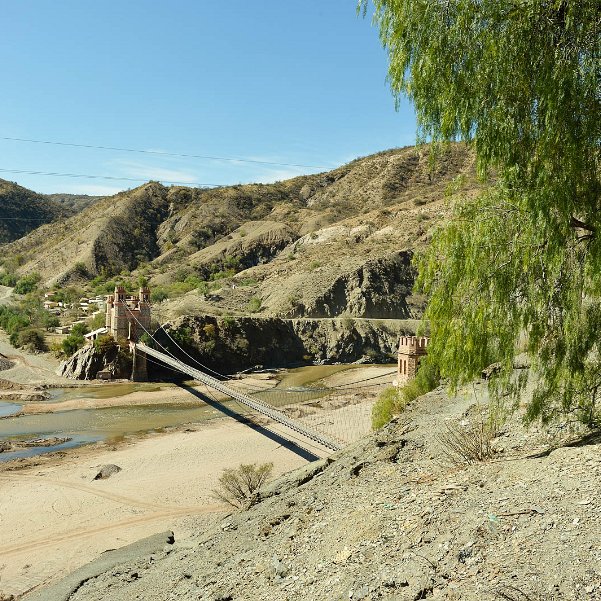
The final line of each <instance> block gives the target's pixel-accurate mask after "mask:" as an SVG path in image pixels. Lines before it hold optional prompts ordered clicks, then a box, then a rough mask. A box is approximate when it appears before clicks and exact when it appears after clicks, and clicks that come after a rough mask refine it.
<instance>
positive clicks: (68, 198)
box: [46, 193, 103, 215]
mask: <svg viewBox="0 0 601 601" xmlns="http://www.w3.org/2000/svg"><path fill="white" fill-rule="evenodd" d="M46 198H48V199H49V200H52V201H54V202H57V203H58V204H60V205H62V206H63V207H64V208H65V209H67V210H68V211H70V213H71V214H72V215H75V214H76V213H80V212H81V211H83V210H84V209H87V208H88V207H90V206H92V205H93V204H94V203H95V202H96V201H97V200H99V199H100V198H103V197H102V196H90V195H89V194H60V193H59V194H46Z"/></svg>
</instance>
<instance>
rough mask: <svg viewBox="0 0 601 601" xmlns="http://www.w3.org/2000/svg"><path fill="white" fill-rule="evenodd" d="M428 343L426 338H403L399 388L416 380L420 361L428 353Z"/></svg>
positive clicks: (400, 352) (399, 367) (401, 341)
mask: <svg viewBox="0 0 601 601" xmlns="http://www.w3.org/2000/svg"><path fill="white" fill-rule="evenodd" d="M428 341H429V338H427V337H426V336H421V337H417V336H401V340H400V342H399V363H398V370H397V382H398V384H399V386H402V385H403V384H406V383H407V382H409V380H412V379H413V378H415V374H416V373H417V368H418V366H419V362H420V359H421V358H422V357H423V356H424V355H426V354H427V353H428Z"/></svg>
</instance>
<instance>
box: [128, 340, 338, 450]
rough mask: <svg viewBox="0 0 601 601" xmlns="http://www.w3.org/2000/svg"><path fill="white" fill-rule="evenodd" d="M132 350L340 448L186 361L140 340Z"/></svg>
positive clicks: (315, 438)
mask: <svg viewBox="0 0 601 601" xmlns="http://www.w3.org/2000/svg"><path fill="white" fill-rule="evenodd" d="M133 350H134V352H140V351H141V352H142V353H144V354H145V355H147V356H150V357H154V358H155V359H158V360H159V361H161V362H162V363H164V364H165V365H168V366H170V367H172V368H173V369H175V370H177V371H179V372H181V373H183V374H186V375H188V376H190V377H191V378H193V379H194V380H197V381H199V382H202V383H203V384H204V385H205V386H208V387H209V388H212V389H213V390H216V391H217V392H221V393H222V394H225V395H227V396H229V397H231V398H232V399H235V400H236V401H238V402H239V403H242V404H243V405H245V406H246V407H248V408H249V409H252V410H253V411H256V412H257V413H260V414H262V415H265V416H266V417H268V418H269V419H271V420H273V421H275V422H277V423H279V424H282V425H283V426H286V428H289V429H290V430H292V431H294V432H296V433H298V434H301V435H302V436H304V437H305V438H308V439H309V440H312V441H314V442H316V443H318V444H320V445H322V446H324V447H325V448H326V449H330V450H331V451H338V450H339V449H341V448H342V446H341V445H340V444H339V443H338V442H336V441H334V440H333V439H331V438H329V437H327V436H325V435H323V434H321V433H319V432H316V431H314V430H312V429H310V428H307V427H306V426H304V425H303V424H301V423H300V422H298V421H296V420H293V419H290V418H289V417H287V416H286V415H284V414H283V413H282V412H281V411H277V410H276V409H274V408H273V407H270V406H269V405H267V404H266V403H263V402H261V401H259V400H257V399H253V398H252V397H251V396H249V395H248V394H244V393H243V392H240V391H239V390H235V389H234V388H231V387H230V386H228V385H227V384H226V383H224V382H223V381H220V380H218V379H217V378H214V377H213V376H210V375H209V374H207V373H204V372H202V371H200V370H199V369H195V368H194V367H191V366H190V365H187V364H186V363H183V362H182V361H179V360H178V359H175V358H174V357H172V356H169V355H167V354H166V353H162V352H161V351H157V350H155V349H153V348H151V347H149V346H147V345H145V344H142V343H141V342H136V343H133Z"/></svg>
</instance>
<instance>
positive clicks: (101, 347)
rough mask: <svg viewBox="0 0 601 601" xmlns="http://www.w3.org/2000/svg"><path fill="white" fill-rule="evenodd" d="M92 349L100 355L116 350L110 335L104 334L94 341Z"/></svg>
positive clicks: (114, 342)
mask: <svg viewBox="0 0 601 601" xmlns="http://www.w3.org/2000/svg"><path fill="white" fill-rule="evenodd" d="M94 348H95V349H96V350H97V351H98V352H100V353H108V352H109V351H111V350H113V349H116V348H117V342H116V340H115V339H114V338H113V337H112V336H111V335H110V334H104V335H102V336H98V338H96V340H94Z"/></svg>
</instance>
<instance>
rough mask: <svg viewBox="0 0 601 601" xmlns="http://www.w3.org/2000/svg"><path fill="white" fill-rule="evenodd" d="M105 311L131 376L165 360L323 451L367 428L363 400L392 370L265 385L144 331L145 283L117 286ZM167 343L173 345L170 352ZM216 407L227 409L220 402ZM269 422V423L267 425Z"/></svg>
mask: <svg viewBox="0 0 601 601" xmlns="http://www.w3.org/2000/svg"><path fill="white" fill-rule="evenodd" d="M106 315H107V320H106V324H107V327H106V328H105V329H104V330H105V331H108V332H109V333H111V334H112V335H113V337H114V338H116V339H119V338H126V339H128V340H129V345H130V350H131V352H132V353H133V358H134V361H133V363H134V369H133V374H132V378H133V379H136V377H137V376H140V377H141V378H142V379H145V376H146V375H147V373H146V369H147V368H146V362H147V361H149V362H151V363H157V364H160V365H162V366H166V367H167V368H169V369H171V370H174V371H176V372H179V373H181V374H184V375H187V376H189V377H190V378H192V379H193V380H194V381H197V382H200V383H202V384H203V385H204V386H205V387H206V388H205V392H206V394H205V397H206V398H207V399H208V398H213V397H212V392H217V393H219V394H220V395H222V396H224V397H226V398H229V399H232V400H233V401H234V402H236V403H239V404H240V405H241V407H242V411H241V413H243V414H244V417H245V418H247V419H249V421H250V422H252V421H253V418H254V417H255V416H256V415H257V414H258V415H259V416H263V417H264V418H267V420H268V421H269V423H270V424H275V425H281V426H283V427H284V428H285V430H286V432H285V433H282V432H279V433H277V434H278V435H279V436H280V437H283V438H285V439H288V440H289V441H290V442H300V443H301V444H302V445H303V446H305V445H308V446H312V447H313V448H314V449H316V450H317V452H318V453H320V454H322V455H323V454H324V453H331V452H334V451H338V450H340V449H341V448H342V447H344V446H345V445H346V444H348V443H350V442H352V441H354V440H356V439H357V438H359V437H360V436H362V435H364V434H365V433H366V432H367V431H368V430H369V424H370V421H371V420H370V413H371V404H370V403H366V402H365V401H367V400H370V399H373V398H375V396H376V394H377V392H378V391H379V386H382V385H384V384H387V383H388V382H389V381H390V380H389V377H390V375H392V373H396V370H395V371H385V372H383V371H382V369H381V368H380V370H379V375H378V376H376V377H371V378H365V379H364V380H363V381H366V380H373V382H371V383H370V384H367V385H365V386H364V387H362V388H357V387H356V386H352V387H351V385H344V384H343V385H341V386H338V387H336V386H334V387H321V388H316V387H302V388H301V389H298V388H296V389H290V388H288V389H283V388H281V387H279V386H276V387H274V388H266V387H265V386H257V385H256V384H255V385H253V384H249V383H248V382H244V381H242V380H239V379H237V378H232V377H231V376H225V375H223V374H220V373H219V372H216V371H215V370H214V369H211V368H210V367H208V366H206V365H203V364H202V363H200V362H199V361H198V359H197V358H195V357H194V356H192V355H191V354H189V353H188V352H187V351H186V350H185V349H184V348H182V346H181V345H180V344H178V342H177V340H175V339H174V337H172V336H171V335H170V334H169V331H168V330H169V329H168V328H167V327H162V328H161V330H162V332H163V333H164V334H165V336H166V337H167V338H168V339H169V343H166V344H165V345H164V344H161V342H160V341H158V340H157V338H156V337H155V336H154V335H153V334H151V333H150V331H149V329H150V291H149V290H148V288H146V287H141V288H140V291H139V294H138V296H136V297H127V296H126V293H125V289H124V288H123V287H122V286H116V287H115V293H114V295H109V296H108V297H107V313H106ZM142 334H145V335H146V336H147V337H148V341H147V342H148V344H145V343H143V342H141V341H140V338H141V337H142ZM172 346H174V347H176V348H177V350H176V351H175V352H174V349H173V348H172ZM159 349H160V350H159ZM184 357H185V359H184ZM192 364H195V365H196V366H197V367H195V366H193V365H192ZM211 374H213V375H211ZM383 378H384V379H383ZM351 384H353V383H351ZM347 386H348V387H347ZM374 391H375V392H374ZM213 400H215V399H213ZM217 402H218V403H219V401H217ZM276 407H277V408H276ZM217 408H219V409H220V410H221V411H224V412H226V413H227V411H225V407H224V406H223V405H222V406H221V407H217ZM322 409H325V410H323V411H322ZM235 413H237V414H240V413H239V412H235ZM256 425H259V424H256ZM271 428H272V426H271V425H270V426H269V428H268V429H271Z"/></svg>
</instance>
